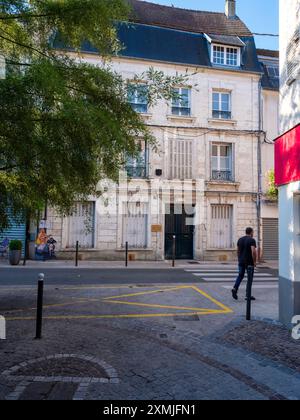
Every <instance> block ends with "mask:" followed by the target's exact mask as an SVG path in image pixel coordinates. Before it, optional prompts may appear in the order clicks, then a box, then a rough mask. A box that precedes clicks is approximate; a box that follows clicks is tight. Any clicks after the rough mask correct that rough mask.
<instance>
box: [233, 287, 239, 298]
mask: <svg viewBox="0 0 300 420" xmlns="http://www.w3.org/2000/svg"><path fill="white" fill-rule="evenodd" d="M232 297H233V299H234V300H238V299H239V297H238V293H237V290H236V289H232Z"/></svg>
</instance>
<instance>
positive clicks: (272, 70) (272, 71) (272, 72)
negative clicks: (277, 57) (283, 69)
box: [266, 65, 279, 79]
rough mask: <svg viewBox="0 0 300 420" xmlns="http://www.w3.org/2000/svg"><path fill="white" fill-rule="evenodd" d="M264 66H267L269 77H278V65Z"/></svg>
mask: <svg viewBox="0 0 300 420" xmlns="http://www.w3.org/2000/svg"><path fill="white" fill-rule="evenodd" d="M266 67H267V71H268V75H269V77H272V78H276V79H278V78H279V67H278V66H270V65H267V66H266Z"/></svg>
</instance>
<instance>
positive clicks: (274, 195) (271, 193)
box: [267, 170, 278, 200]
mask: <svg viewBox="0 0 300 420" xmlns="http://www.w3.org/2000/svg"><path fill="white" fill-rule="evenodd" d="M267 177H268V185H269V189H268V192H267V196H268V197H269V198H270V199H271V200H278V188H277V187H276V184H275V172H274V170H272V171H269V172H268V174H267Z"/></svg>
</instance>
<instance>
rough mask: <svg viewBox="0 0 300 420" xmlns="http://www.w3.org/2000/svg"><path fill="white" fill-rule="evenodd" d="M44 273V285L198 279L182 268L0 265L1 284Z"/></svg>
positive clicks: (21, 282)
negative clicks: (71, 267)
mask: <svg viewBox="0 0 300 420" xmlns="http://www.w3.org/2000/svg"><path fill="white" fill-rule="evenodd" d="M40 272H42V273H44V274H45V284H47V285H66V284H70V285H78V284H80V285H84V284H88V285H95V284H103V285H107V284H117V285H122V284H137V285H149V284H164V283H184V282H187V283H201V282H202V281H201V279H200V278H198V279H197V278H195V277H194V276H193V275H192V273H188V272H186V271H185V270H183V269H170V270H160V269H153V270H151V269H130V268H128V269H125V268H124V269H81V268H78V269H75V268H74V269H62V268H57V269H53V268H51V269H41V268H24V269H22V268H18V269H11V268H10V267H8V268H1V269H0V286H12V285H20V286H21V285H22V286H24V285H27V286H28V285H35V284H36V283H37V278H38V274H39V273H40Z"/></svg>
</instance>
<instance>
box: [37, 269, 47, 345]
mask: <svg viewBox="0 0 300 420" xmlns="http://www.w3.org/2000/svg"><path fill="white" fill-rule="evenodd" d="M44 278H45V276H44V274H42V273H41V274H39V277H38V279H39V280H38V296H37V310H36V336H35V339H36V340H40V339H41V338H42V324H43V297H44Z"/></svg>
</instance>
